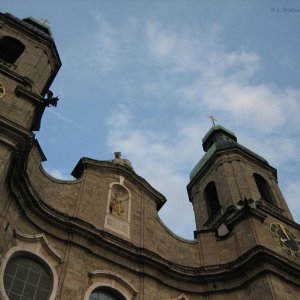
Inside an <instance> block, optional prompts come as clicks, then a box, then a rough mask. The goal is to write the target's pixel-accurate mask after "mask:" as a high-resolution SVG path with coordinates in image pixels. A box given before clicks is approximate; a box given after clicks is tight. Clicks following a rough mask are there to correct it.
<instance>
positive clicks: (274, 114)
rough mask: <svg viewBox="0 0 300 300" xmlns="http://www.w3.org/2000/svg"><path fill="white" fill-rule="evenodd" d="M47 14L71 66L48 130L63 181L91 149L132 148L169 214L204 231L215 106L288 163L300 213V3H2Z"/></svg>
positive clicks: (292, 200) (225, 121) (126, 151)
mask: <svg viewBox="0 0 300 300" xmlns="http://www.w3.org/2000/svg"><path fill="white" fill-rule="evenodd" d="M1 10H2V12H10V13H12V14H14V15H15V16H17V17H19V18H24V17H27V16H34V17H36V18H43V19H45V18H47V19H48V20H49V21H50V22H51V24H50V25H51V29H52V32H53V37H54V39H55V42H56V46H57V48H58V51H59V53H60V57H61V60H62V63H63V66H62V68H61V70H60V72H59V74H58V75H57V77H56V79H55V81H54V83H53V85H52V87H51V89H52V91H53V92H54V94H56V95H59V97H60V101H59V105H58V106H57V107H56V108H53V107H51V108H49V109H47V110H46V112H45V114H44V118H43V120H42V127H41V130H40V132H38V133H37V138H38V140H39V142H40V144H41V146H42V148H43V150H44V153H45V155H46V157H47V159H48V160H47V162H45V163H44V168H45V169H46V170H47V171H48V172H49V173H50V174H52V175H54V176H57V177H59V178H70V177H69V176H70V175H69V174H70V173H71V171H72V170H73V168H74V167H75V165H76V163H77V161H78V160H79V159H80V157H83V156H85V157H91V158H94V159H99V160H108V159H112V158H113V153H114V152H115V151H121V152H122V154H123V157H124V158H127V159H129V160H131V162H132V165H133V167H134V169H135V171H136V172H137V173H138V174H139V175H140V176H142V177H144V178H145V179H146V180H147V181H148V182H149V183H150V184H152V185H153V186H154V187H155V188H156V189H157V190H158V191H160V192H161V193H162V194H164V195H165V196H166V197H167V199H168V202H167V203H166V205H165V206H164V207H163V208H162V209H161V212H160V216H161V218H162V220H163V221H164V222H165V223H166V224H167V225H168V226H169V227H170V228H171V230H173V231H174V232H175V233H177V234H179V235H180V236H183V237H186V238H192V237H193V230H194V229H195V224H194V214H193V210H192V205H191V204H190V203H189V201H188V196H187V193H186V185H187V184H188V182H189V172H190V171H191V169H192V168H193V167H194V165H195V164H196V163H197V161H198V160H199V159H200V158H201V157H202V156H203V154H204V152H203V150H202V143H201V140H202V137H203V136H204V135H205V133H206V132H207V131H208V130H209V128H210V126H211V123H210V121H209V119H208V118H207V116H208V115H210V114H213V115H214V116H215V117H216V118H217V119H218V120H219V123H220V124H222V125H223V126H225V127H227V128H229V129H230V130H232V131H234V132H235V133H236V135H237V138H238V141H239V142H240V143H241V144H243V145H244V146H246V147H248V148H249V149H251V150H253V151H255V152H257V153H258V154H260V155H262V156H264V157H265V158H266V159H267V160H268V161H269V163H270V164H271V165H272V166H274V167H275V168H277V169H278V178H279V185H280V187H281V190H282V192H283V194H284V196H285V198H286V200H287V202H288V204H289V207H290V209H291V210H292V212H293V215H294V217H295V218H296V220H297V221H298V222H299V220H300V201H299V200H298V197H299V195H300V171H299V170H300V156H299V153H300V151H299V146H300V145H299V144H300V139H299V134H298V132H299V129H300V122H299V119H300V83H299V69H300V39H299V25H300V2H299V1H286V2H284V1H276V0H274V1H242V0H241V1H225V0H224V1H199V0H197V1H192V0H185V1H176V0H172V1H171V0H168V1H158V0H156V1H155V0H154V1H137V0H136V1H129V0H127V1H126V0H123V1H117V0H110V1H96V0H95V1H83V0H73V1H67V0H65V1H61V0H59V1H58V0H51V1H38V0H26V5H25V4H24V0H10V1H7V0H6V1H3V0H1Z"/></svg>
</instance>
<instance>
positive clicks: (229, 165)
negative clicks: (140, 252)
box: [188, 125, 293, 230]
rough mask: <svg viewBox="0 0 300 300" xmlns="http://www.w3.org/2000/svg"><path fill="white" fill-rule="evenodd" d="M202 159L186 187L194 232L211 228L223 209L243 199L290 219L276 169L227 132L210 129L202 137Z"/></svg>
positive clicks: (215, 128) (220, 129) (222, 128)
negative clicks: (193, 218) (195, 229)
mask: <svg viewBox="0 0 300 300" xmlns="http://www.w3.org/2000/svg"><path fill="white" fill-rule="evenodd" d="M202 141H203V150H204V151H205V152H206V154H205V155H204V157H203V158H202V159H201V160H200V161H199V162H198V164H197V165H196V166H195V168H194V169H193V170H192V172H191V175H190V179H191V182H190V183H189V185H188V192H189V196H190V201H191V202H192V203H193V207H194V212H195V218H196V226H197V229H199V230H201V229H203V228H212V227H214V226H215V223H216V222H217V220H218V218H219V217H220V216H221V215H223V214H224V213H225V212H226V210H228V209H230V208H231V207H233V206H234V205H238V204H240V203H241V202H243V201H244V199H251V200H250V201H252V202H253V201H254V200H255V202H253V205H260V206H261V207H264V209H267V210H270V211H273V212H276V213H279V214H280V215H281V216H282V217H285V218H287V219H289V220H293V218H292V215H291V213H290V211H289V209H288V207H287V205H286V202H285V200H284V198H283V196H282V194H281V192H280V189H279V187H278V182H277V172H276V169H274V168H273V167H271V166H270V165H269V164H268V162H267V161H266V160H265V159H264V158H263V157H261V156H259V155H257V154H256V153H254V152H253V151H251V150H249V149H247V148H245V147H244V146H242V145H240V144H239V143H238V142H237V138H236V136H235V134H234V133H233V132H231V131H230V130H228V129H226V128H224V127H222V126H220V125H217V126H213V127H212V128H211V129H210V130H209V132H208V133H207V134H206V135H205V137H204V138H203V140H202Z"/></svg>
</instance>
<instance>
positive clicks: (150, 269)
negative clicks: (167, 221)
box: [10, 142, 300, 294]
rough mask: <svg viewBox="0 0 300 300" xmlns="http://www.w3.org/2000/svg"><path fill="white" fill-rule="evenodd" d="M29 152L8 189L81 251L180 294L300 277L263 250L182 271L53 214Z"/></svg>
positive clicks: (298, 269)
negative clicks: (36, 182)
mask: <svg viewBox="0 0 300 300" xmlns="http://www.w3.org/2000/svg"><path fill="white" fill-rule="evenodd" d="M31 147H32V142H31V143H30V142H28V143H26V145H24V147H23V148H24V149H23V150H24V151H22V152H21V153H20V154H19V155H18V156H17V160H16V163H15V168H14V169H13V172H12V174H11V178H10V187H11V190H12V193H13V195H14V196H15V199H16V200H17V202H18V203H19V205H20V206H21V208H22V210H23V212H24V215H25V216H26V217H27V218H28V219H30V220H31V222H33V223H34V224H35V225H36V226H37V227H38V228H40V230H41V231H42V232H45V233H47V234H49V235H52V236H53V237H55V238H58V239H60V240H63V241H65V242H67V243H72V244H74V245H77V246H78V247H81V248H84V249H85V250H86V251H90V252H92V253H93V254H94V255H98V256H101V257H103V259H106V260H109V261H112V262H114V263H115V264H119V265H120V266H122V267H125V268H127V269H128V270H130V271H131V272H137V273H139V274H144V275H147V276H150V277H153V278H155V279H156V280H158V281H161V282H163V283H164V284H166V285H169V286H172V287H174V288H179V289H180V290H182V291H183V292H185V291H186V292H188V291H189V292H195V293H199V294H205V293H212V292H217V291H224V290H232V289H235V288H238V287H240V286H241V285H243V284H245V283H246V282H249V281H252V280H254V278H255V277H256V276H260V275H261V274H263V273H265V272H272V273H274V274H277V275H278V276H281V277H286V278H287V280H289V281H291V282H293V283H294V284H297V285H300V284H299V281H298V280H297V278H298V279H299V277H300V266H299V265H298V264H296V263H294V262H293V261H290V260H288V259H287V258H285V257H283V256H280V255H278V254H277V253H275V252H273V251H271V250H269V249H266V248H264V247H262V246H256V247H254V248H252V249H250V250H249V251H247V252H246V253H244V254H243V255H242V256H240V257H238V258H237V259H236V260H234V261H231V262H230V263H226V264H219V265H204V266H194V267H191V266H185V265H181V264H177V263H175V262H172V261H169V260H167V259H166V258H163V257H161V256H160V255H159V254H157V253H154V252H152V251H149V250H147V249H145V248H141V247H137V246H135V245H134V244H132V243H131V242H129V241H126V240H124V239H122V238H119V237H117V236H115V235H112V234H110V233H109V232H106V231H103V230H101V229H98V228H96V227H95V226H93V225H91V224H90V223H88V222H85V221H83V220H81V219H79V218H76V217H71V216H69V215H66V214H63V213H61V212H60V211H58V210H55V209H54V208H52V207H50V206H48V205H47V204H46V203H45V202H44V201H42V199H40V198H39V196H38V194H37V193H36V192H35V190H34V188H33V187H32V185H31V183H30V179H29V177H28V176H27V174H26V166H27V159H28V157H27V156H28V153H29V152H30V149H31ZM100 164H101V163H100ZM108 165H109V166H110V164H108ZM111 167H113V166H111ZM114 167H115V166H114ZM119 168H120V169H122V172H125V171H126V172H133V171H131V170H123V168H124V169H127V168H126V167H123V166H119ZM141 266H142V267H141ZM248 270H251V272H249V271H248ZM228 278H230V280H228Z"/></svg>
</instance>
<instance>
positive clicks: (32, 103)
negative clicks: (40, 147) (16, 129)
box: [0, 14, 61, 131]
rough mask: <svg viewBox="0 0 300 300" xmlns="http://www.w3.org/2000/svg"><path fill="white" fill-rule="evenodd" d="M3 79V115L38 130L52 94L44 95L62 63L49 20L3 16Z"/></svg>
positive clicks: (0, 107)
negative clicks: (45, 97) (48, 23)
mask: <svg viewBox="0 0 300 300" xmlns="http://www.w3.org/2000/svg"><path fill="white" fill-rule="evenodd" d="M0 32H1V37H0V67H1V75H0V76H1V77H0V82H1V85H2V89H3V91H4V92H5V94H6V97H2V98H3V99H2V100H1V101H0V116H1V117H2V118H4V119H6V120H10V121H11V122H13V123H14V124H15V125H18V126H20V127H22V128H24V129H26V130H31V131H36V130H39V127H40V121H41V117H42V115H43V112H44V109H45V107H46V106H47V105H49V104H51V103H52V104H55V102H54V103H53V102H51V99H53V98H52V97H51V95H50V94H49V93H48V96H47V98H48V99H44V96H45V95H46V93H47V92H48V89H49V87H50V85H51V83H52V81H53V79H54V78H55V76H56V74H57V72H58V70H59V68H60V66H61V62H60V59H59V55H58V52H57V50H56V47H55V44H54V41H53V39H52V37H51V31H50V28H49V27H48V25H47V23H44V22H42V21H40V20H37V19H34V18H26V19H24V20H19V19H17V18H15V17H14V16H12V15H10V14H1V16H0Z"/></svg>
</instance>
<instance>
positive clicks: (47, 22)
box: [40, 18, 50, 25]
mask: <svg viewBox="0 0 300 300" xmlns="http://www.w3.org/2000/svg"><path fill="white" fill-rule="evenodd" d="M40 20H41V21H42V22H43V23H44V24H45V25H49V24H50V22H49V21H48V20H47V19H42V18H40Z"/></svg>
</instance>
